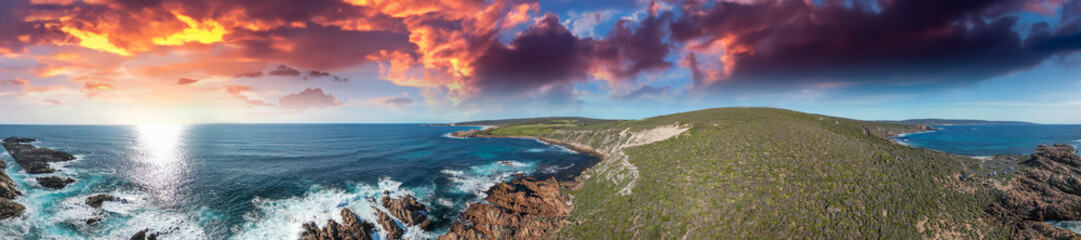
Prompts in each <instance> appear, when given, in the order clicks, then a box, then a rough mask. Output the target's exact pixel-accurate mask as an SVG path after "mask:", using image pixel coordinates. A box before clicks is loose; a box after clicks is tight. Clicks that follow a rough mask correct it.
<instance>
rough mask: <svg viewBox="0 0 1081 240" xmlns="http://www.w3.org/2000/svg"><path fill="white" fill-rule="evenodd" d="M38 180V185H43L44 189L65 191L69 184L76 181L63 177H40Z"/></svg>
mask: <svg viewBox="0 0 1081 240" xmlns="http://www.w3.org/2000/svg"><path fill="white" fill-rule="evenodd" d="M37 180H38V184H41V186H42V187H47V188H52V189H64V187H67V186H68V184H71V183H73V182H75V179H72V178H63V177H39V178H37Z"/></svg>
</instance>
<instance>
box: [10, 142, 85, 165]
mask: <svg viewBox="0 0 1081 240" xmlns="http://www.w3.org/2000/svg"><path fill="white" fill-rule="evenodd" d="M33 141H34V139H30V138H18V137H9V138H5V139H4V141H3V143H2V145H4V148H5V149H7V150H8V153H10V154H11V158H12V159H15V163H18V164H19V166H20V167H22V168H23V170H26V172H27V173H31V174H38V173H53V172H56V170H55V169H53V168H52V167H49V164H48V163H49V162H63V161H71V160H75V156H72V155H71V154H68V153H66V152H62V151H57V150H52V149H48V148H37V147H34V146H33V145H30V144H24V143H27V142H33Z"/></svg>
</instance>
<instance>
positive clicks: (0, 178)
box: [0, 161, 22, 199]
mask: <svg viewBox="0 0 1081 240" xmlns="http://www.w3.org/2000/svg"><path fill="white" fill-rule="evenodd" d="M0 162H3V161H0ZM21 195H22V193H21V192H19V189H16V188H15V181H13V180H11V177H9V176H8V175H7V174H6V173H4V172H3V168H0V198H5V199H15V198H16V197H18V196H21Z"/></svg>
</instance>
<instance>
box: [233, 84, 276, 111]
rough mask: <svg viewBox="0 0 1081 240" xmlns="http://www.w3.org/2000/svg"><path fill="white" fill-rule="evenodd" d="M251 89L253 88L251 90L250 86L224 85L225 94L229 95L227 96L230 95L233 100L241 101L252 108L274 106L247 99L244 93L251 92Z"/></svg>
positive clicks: (261, 101)
mask: <svg viewBox="0 0 1081 240" xmlns="http://www.w3.org/2000/svg"><path fill="white" fill-rule="evenodd" d="M253 89H254V88H252V87H251V86H245V85H226V86H225V92H227V93H229V95H232V96H233V98H236V99H240V100H243V101H244V103H245V104H247V105H248V106H253V107H273V106H274V104H271V103H267V102H265V101H263V100H258V99H251V98H249V97H248V96H247V95H246V93H247V92H249V91H251V90H253Z"/></svg>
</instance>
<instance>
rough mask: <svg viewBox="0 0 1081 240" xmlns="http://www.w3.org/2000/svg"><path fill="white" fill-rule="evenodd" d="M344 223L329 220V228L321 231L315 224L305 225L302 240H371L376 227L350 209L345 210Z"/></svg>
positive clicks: (343, 210)
mask: <svg viewBox="0 0 1081 240" xmlns="http://www.w3.org/2000/svg"><path fill="white" fill-rule="evenodd" d="M341 215H342V223H343V224H338V222H335V221H334V220H327V226H326V227H324V228H322V229H319V226H318V225H315V222H309V223H305V224H304V233H302V234H301V235H300V239H302V240H371V239H372V229H375V226H374V225H372V224H371V223H368V222H365V221H364V220H361V219H360V218H357V215H356V214H354V213H353V211H350V210H349V209H348V208H343V209H342V212H341Z"/></svg>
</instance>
